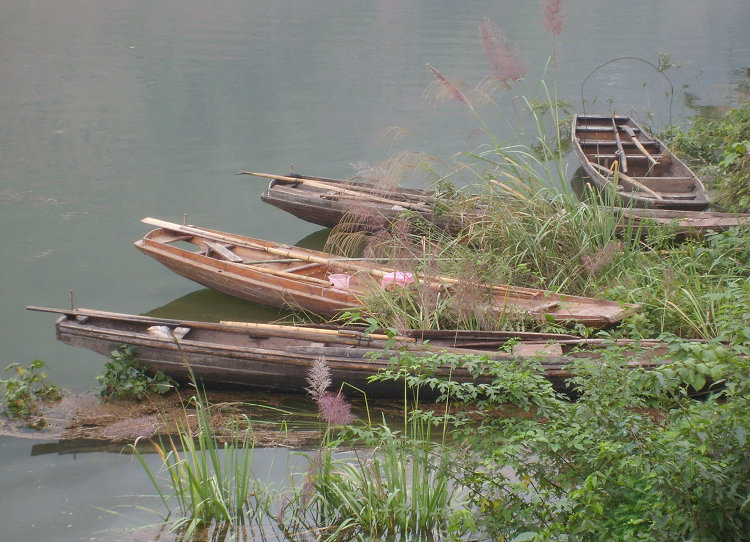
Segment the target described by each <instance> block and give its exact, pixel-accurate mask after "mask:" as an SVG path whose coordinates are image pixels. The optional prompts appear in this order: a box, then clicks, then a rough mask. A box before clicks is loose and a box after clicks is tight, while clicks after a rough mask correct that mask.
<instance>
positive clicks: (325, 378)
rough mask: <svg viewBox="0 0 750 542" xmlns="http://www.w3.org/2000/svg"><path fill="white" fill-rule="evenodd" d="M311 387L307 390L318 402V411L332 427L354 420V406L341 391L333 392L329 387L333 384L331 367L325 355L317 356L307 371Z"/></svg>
mask: <svg viewBox="0 0 750 542" xmlns="http://www.w3.org/2000/svg"><path fill="white" fill-rule="evenodd" d="M307 383H308V384H309V386H310V387H309V388H305V391H307V393H309V394H310V397H312V398H313V399H314V400H315V402H316V403H318V412H319V413H320V417H321V418H323V419H324V420H325V421H326V423H327V424H328V425H330V426H331V427H337V426H341V425H348V424H350V423H352V422H353V421H354V419H355V418H354V415H353V414H352V406H351V405H350V404H349V403H347V402H346V398H344V396H343V394H342V393H341V392H339V393H332V392H330V391H328V388H329V387H330V386H331V384H332V380H331V369H330V367H328V362H327V361H326V358H325V356H320V357H318V358H315V361H313V364H312V367H310V371H308V373H307Z"/></svg>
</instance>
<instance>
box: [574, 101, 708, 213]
mask: <svg viewBox="0 0 750 542" xmlns="http://www.w3.org/2000/svg"><path fill="white" fill-rule="evenodd" d="M571 135H572V140H573V148H574V150H575V153H576V155H577V156H578V159H579V161H580V162H581V166H582V167H583V169H584V171H585V172H586V174H587V175H588V176H589V177H590V178H591V180H592V181H593V183H594V184H595V185H596V186H597V187H598V188H599V189H602V190H605V189H608V188H609V189H611V188H612V187H615V188H616V190H617V197H618V199H619V201H620V202H621V203H622V204H623V205H632V206H634V207H653V208H656V209H682V210H693V211H701V210H703V209H706V208H707V207H708V206H709V204H710V199H709V196H708V192H707V191H706V188H705V187H704V186H703V183H702V182H701V181H700V179H698V177H697V176H696V175H695V173H693V172H692V171H691V170H690V168H688V167H687V166H686V165H685V164H684V163H683V162H682V161H681V160H680V159H679V158H677V157H676V156H674V155H673V154H672V153H671V152H670V151H669V149H667V147H666V146H665V145H664V143H662V142H661V141H660V140H659V139H657V138H655V137H653V136H651V135H649V134H648V133H646V131H644V130H643V128H641V126H640V125H639V124H638V123H637V122H635V121H634V120H633V119H632V118H631V117H626V116H606V115H575V116H574V117H573V124H572V126H571Z"/></svg>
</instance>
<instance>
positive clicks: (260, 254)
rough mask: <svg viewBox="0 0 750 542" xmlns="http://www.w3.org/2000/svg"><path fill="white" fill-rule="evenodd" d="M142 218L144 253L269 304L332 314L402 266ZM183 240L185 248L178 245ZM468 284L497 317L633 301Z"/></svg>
mask: <svg viewBox="0 0 750 542" xmlns="http://www.w3.org/2000/svg"><path fill="white" fill-rule="evenodd" d="M142 222H144V223H147V224H151V225H153V226H157V227H158V229H156V230H152V231H151V232H149V233H148V234H146V235H145V236H144V237H143V238H142V239H140V240H138V241H136V242H135V246H136V248H138V250H140V251H141V252H143V253H144V254H147V255H148V256H151V257H152V258H154V259H156V260H157V261H158V262H160V263H162V264H163V265H165V266H166V267H168V268H169V269H171V270H173V271H175V272H176V273H178V274H180V275H182V276H184V277H186V278H189V279H191V280H194V281H195V282H198V283H200V284H203V285H204V286H207V287H209V288H213V289H215V290H218V291H220V292H223V293H225V294H227V295H230V296H233V297H237V298H240V299H244V300H246V301H252V302H255V303H260V304H262V305H268V306H271V307H289V308H293V309H301V310H305V311H310V312H313V313H316V314H335V313H338V312H340V311H343V310H347V309H352V308H356V307H361V306H362V305H363V301H362V300H363V298H364V296H366V295H367V294H368V292H371V291H372V289H373V288H380V287H381V284H382V283H383V282H384V281H388V280H390V279H392V278H394V277H397V276H398V274H399V273H401V272H400V271H399V270H396V269H392V268H389V267H385V266H382V265H378V264H377V263H375V262H374V261H373V260H364V259H360V260H357V259H351V258H337V257H336V256H334V255H332V254H327V253H324V252H319V251H316V250H310V249H304V248H298V247H292V246H288V245H281V244H278V243H272V242H269V241H263V240H260V239H254V238H252V237H244V236H240V235H236V234H230V233H224V232H219V231H215V230H209V229H205V228H198V227H195V226H187V225H180V224H174V223H171V222H166V221H163V220H158V219H154V218H144V219H143V220H142ZM185 245H187V246H188V247H190V248H183V247H184V246H185ZM338 279H341V281H343V283H342V282H341V281H339V280H338ZM410 279H415V280H417V281H421V283H422V284H424V285H429V287H430V288H433V289H435V290H438V291H441V292H446V293H448V294H449V293H450V291H452V290H455V289H456V288H458V287H459V286H460V285H461V283H460V281H458V280H457V279H454V278H450V277H431V278H429V279H428V278H426V277H420V276H417V277H411V276H410ZM472 287H473V288H476V289H477V290H480V291H485V292H486V293H487V296H488V298H490V299H491V309H492V311H494V312H495V313H496V314H497V316H498V318H500V317H503V316H508V317H512V316H532V317H533V316H536V317H538V318H543V319H552V320H553V321H555V322H559V323H565V324H572V323H575V322H580V323H583V324H585V325H587V326H591V327H597V328H600V327H606V326H609V325H612V324H615V323H617V322H619V321H620V320H622V319H623V318H625V317H626V316H628V315H629V314H631V313H632V312H633V310H634V309H635V306H634V305H626V306H625V305H622V304H619V303H616V302H613V301H606V300H602V299H594V298H589V297H580V296H569V295H564V294H558V293H554V292H549V291H545V290H538V289H534V288H520V287H515V286H508V285H501V284H496V285H485V284H474V285H472Z"/></svg>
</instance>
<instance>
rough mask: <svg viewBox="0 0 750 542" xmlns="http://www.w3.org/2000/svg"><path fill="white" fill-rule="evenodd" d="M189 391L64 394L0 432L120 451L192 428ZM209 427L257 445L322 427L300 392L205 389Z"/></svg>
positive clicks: (54, 448) (64, 449)
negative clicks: (108, 396)
mask: <svg viewBox="0 0 750 542" xmlns="http://www.w3.org/2000/svg"><path fill="white" fill-rule="evenodd" d="M193 395H194V392H193V391H192V390H189V389H188V390H181V391H174V392H170V393H168V394H165V395H150V396H148V397H146V398H144V399H141V400H136V399H118V400H113V401H103V400H102V399H101V398H99V397H98V396H97V395H96V394H94V393H75V394H73V393H66V394H65V395H64V396H63V398H62V399H61V400H59V401H56V402H53V403H47V404H40V405H38V406H39V408H38V411H37V412H36V414H35V415H34V416H31V417H29V418H26V419H8V418H4V417H2V418H0V435H4V436H15V437H23V438H29V439H34V440H39V441H50V442H44V443H41V442H40V444H37V445H34V450H33V451H32V453H34V454H41V453H77V452H86V451H114V452H119V451H121V450H123V449H124V448H127V446H128V445H130V444H133V443H134V442H135V441H139V445H143V446H144V447H148V441H149V440H155V441H158V439H159V438H160V437H161V438H164V437H167V436H170V435H174V434H176V433H177V431H178V429H185V428H190V430H191V431H196V430H197V428H198V417H197V413H196V408H195V401H194V397H193ZM206 398H207V399H208V401H207V403H208V405H209V412H210V420H211V424H212V426H213V427H212V432H213V433H214V434H215V435H216V436H217V437H218V438H219V439H220V440H227V439H228V438H229V437H230V435H231V432H232V431H233V430H240V431H247V434H248V435H249V436H250V437H251V438H252V439H253V441H254V442H255V445H256V446H264V447H265V446H285V447H294V448H297V447H305V446H310V445H315V444H317V443H319V441H320V437H321V432H320V424H319V422H318V419H317V414H316V412H314V411H313V410H312V403H311V402H310V401H307V400H306V399H305V398H304V397H302V396H274V395H271V394H248V393H241V392H218V391H215V392H214V391H209V392H207V396H206Z"/></svg>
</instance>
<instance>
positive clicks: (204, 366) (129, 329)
mask: <svg viewBox="0 0 750 542" xmlns="http://www.w3.org/2000/svg"><path fill="white" fill-rule="evenodd" d="M27 308H28V309H29V310H36V311H43V312H51V313H58V314H61V316H60V317H59V318H58V319H57V321H56V323H55V329H56V336H57V339H58V340H60V341H61V342H64V343H66V344H69V345H71V346H76V347H81V348H86V349H89V350H92V351H94V352H97V353H99V354H102V355H104V356H108V355H109V354H110V353H111V352H112V351H113V350H114V349H116V348H118V347H119V346H120V345H126V346H133V347H135V348H136V349H137V354H138V356H137V357H138V360H139V361H140V362H141V363H142V364H143V365H144V366H145V367H146V368H147V369H149V370H153V371H156V370H159V371H162V372H163V373H165V374H167V375H169V376H171V377H172V378H174V379H175V380H177V381H178V382H188V381H190V380H191V378H192V376H193V375H194V377H195V378H196V379H197V380H200V381H202V382H203V384H204V385H206V386H210V387H243V388H252V389H258V390H276V391H285V392H304V390H305V388H306V387H309V384H308V383H307V377H308V372H309V370H310V368H311V366H312V364H313V361H314V360H315V359H317V358H319V357H321V356H322V357H325V360H326V363H327V365H328V367H329V369H330V372H331V378H332V380H333V387H334V388H335V389H339V388H340V387H341V386H343V385H344V384H345V383H346V384H348V385H350V386H354V387H356V388H359V389H361V390H364V391H366V392H367V393H368V395H372V396H383V397H385V396H398V395H402V394H403V391H404V388H403V382H398V381H393V380H390V381H380V382H371V381H370V377H372V376H373V375H375V374H377V373H378V372H380V371H382V370H385V369H387V368H389V367H393V365H394V363H395V361H394V360H395V359H397V358H398V357H399V356H400V354H401V352H404V351H408V352H411V353H412V354H414V355H416V356H423V355H425V354H428V353H431V352H450V353H454V354H459V355H460V354H467V355H468V354H477V355H482V356H487V357H488V358H489V359H493V360H499V361H503V360H505V361H508V362H511V361H512V362H517V363H529V364H532V363H533V364H534V365H535V366H536V363H537V362H538V363H540V365H541V368H542V370H543V371H544V374H545V376H546V377H547V378H548V379H549V380H550V381H551V382H552V383H553V385H554V386H555V387H556V388H558V389H561V390H562V389H564V388H565V383H564V381H565V379H566V378H568V377H569V376H571V366H570V365H571V363H572V362H573V361H574V360H575V359H576V358H580V357H594V356H596V349H597V347H600V346H601V344H602V342H601V341H598V340H596V339H581V338H578V337H574V336H570V335H557V336H556V337H559V338H558V339H554V340H553V339H552V337H555V335H551V334H520V336H519V337H516V340H515V341H514V344H513V349H512V350H510V351H505V350H498V349H499V348H500V346H502V345H503V344H505V343H507V341H508V340H509V338H510V337H511V336H512V335H513V334H509V333H503V332H475V331H426V332H423V331H417V330H412V331H408V332H406V333H405V334H404V335H403V336H398V337H390V336H386V335H382V334H366V333H362V332H361V331H357V330H356V329H352V328H330V327H316V326H284V325H275V324H262V323H245V322H240V323H232V322H223V323H222V322H219V323H216V322H199V321H190V320H178V319H169V318H154V317H149V316H138V315H129V314H120V313H113V312H105V311H98V310H90V309H82V308H81V309H69V310H66V309H55V308H46V307H33V306H30V307H27ZM426 339H429V341H428V342H427V343H426V342H425V340H426ZM628 344H632V342H628ZM461 345H470V346H461ZM641 346H646V347H648V349H647V350H639V354H638V355H637V356H633V358H632V360H631V361H630V362H629V366H630V367H645V368H649V367H653V366H654V365H656V364H658V363H661V361H660V360H659V359H658V358H659V356H661V355H663V354H664V353H665V349H664V347H663V345H660V344H659V343H656V342H651V343H648V344H645V345H641ZM434 369H435V374H436V375H438V376H443V377H446V378H448V377H450V378H452V379H453V380H456V381H487V382H489V378H484V377H482V376H481V375H479V377H478V378H477V379H475V378H474V377H472V376H471V375H470V373H469V372H468V371H467V370H466V369H465V368H463V367H460V366H459V367H453V366H447V365H446V366H438V367H435V368H434ZM191 372H192V375H191Z"/></svg>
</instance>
